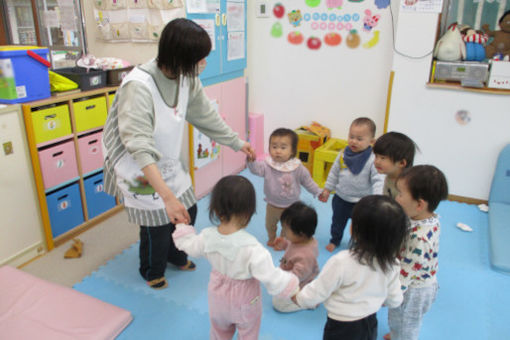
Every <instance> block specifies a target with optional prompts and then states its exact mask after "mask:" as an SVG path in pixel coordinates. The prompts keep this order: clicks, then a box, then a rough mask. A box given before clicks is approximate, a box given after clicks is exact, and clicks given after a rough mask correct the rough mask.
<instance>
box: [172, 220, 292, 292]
mask: <svg viewBox="0 0 510 340" xmlns="http://www.w3.org/2000/svg"><path fill="white" fill-rule="evenodd" d="M172 237H173V239H174V242H175V246H176V247H177V248H178V249H180V250H182V251H184V252H186V253H187V254H188V255H190V256H192V257H205V258H207V260H208V261H209V262H210V263H211V266H212V268H213V269H214V270H216V271H218V272H219V273H221V274H223V275H226V276H228V277H230V278H231V279H235V280H247V279H251V278H255V279H257V280H258V281H260V282H261V283H262V284H263V285H264V286H265V287H266V289H267V292H268V293H269V294H270V295H279V296H281V297H290V296H292V295H293V294H295V293H296V291H297V290H298V286H299V279H298V278H297V276H295V275H294V274H292V273H291V272H287V271H285V270H282V269H281V268H278V267H275V265H274V263H273V259H272V257H271V254H270V253H269V251H268V250H267V249H266V248H264V246H262V244H260V243H259V242H258V241H257V239H256V238H255V237H254V236H252V235H250V234H249V233H248V232H247V231H246V230H244V229H240V230H239V231H237V232H235V233H232V234H228V235H223V234H220V233H219V232H218V228H217V227H214V226H213V227H209V228H205V229H203V230H202V231H201V232H200V234H198V235H197V234H196V232H195V229H194V228H193V227H192V226H189V225H185V224H178V225H177V226H176V230H175V232H174V233H173V234H172Z"/></svg>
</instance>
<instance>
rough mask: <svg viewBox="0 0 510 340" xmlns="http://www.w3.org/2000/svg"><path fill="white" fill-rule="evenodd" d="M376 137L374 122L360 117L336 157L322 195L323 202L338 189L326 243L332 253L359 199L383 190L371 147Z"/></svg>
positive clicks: (352, 126)
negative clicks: (329, 236)
mask: <svg viewBox="0 0 510 340" xmlns="http://www.w3.org/2000/svg"><path fill="white" fill-rule="evenodd" d="M374 137H375V123H374V122H373V121H372V120H371V119H370V118H364V117H362V118H357V119H355V120H354V121H353V122H352V123H351V127H350V128H349V137H348V146H347V147H346V148H345V150H344V151H343V152H340V154H339V155H338V156H337V158H336V159H335V161H334V163H333V165H332V166H331V170H330V171H329V174H328V179H327V180H326V184H325V185H324V190H323V191H322V193H321V194H320V196H319V199H320V200H321V201H322V202H327V200H328V197H329V194H330V192H331V191H333V190H334V191H335V192H336V193H335V196H334V197H333V202H332V206H333V218H332V222H331V238H330V240H329V244H328V245H327V246H326V249H327V250H328V251H329V252H332V251H333V250H335V248H336V247H338V246H339V245H340V242H342V238H343V234H344V229H345V225H346V224H347V220H348V219H349V218H350V217H351V212H352V208H353V207H354V205H355V204H356V202H358V201H359V200H360V199H361V198H362V197H364V196H367V195H371V194H381V193H382V188H383V184H384V175H380V174H379V173H378V172H377V170H376V169H375V166H374V158H375V157H374V155H373V154H372V147H371V144H372V143H373V142H374Z"/></svg>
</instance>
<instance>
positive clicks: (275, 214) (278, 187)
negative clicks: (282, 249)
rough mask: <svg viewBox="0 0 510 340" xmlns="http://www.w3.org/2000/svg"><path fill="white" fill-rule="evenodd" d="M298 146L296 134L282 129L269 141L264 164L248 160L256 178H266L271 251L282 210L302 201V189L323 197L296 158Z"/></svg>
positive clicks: (277, 130) (268, 243)
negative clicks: (300, 199)
mask: <svg viewBox="0 0 510 340" xmlns="http://www.w3.org/2000/svg"><path fill="white" fill-rule="evenodd" d="M297 143H298V136H297V134H296V133H295V132H294V131H292V130H290V129H285V128H279V129H276V130H274V131H273V133H271V136H270V137H269V155H270V156H269V157H267V158H266V159H265V160H262V161H254V162H251V161H250V159H248V168H249V169H250V171H251V172H252V173H253V174H254V175H257V176H261V177H264V194H265V195H266V198H265V199H266V202H267V206H266V230H267V236H268V239H269V240H268V241H267V245H268V246H269V247H273V246H274V240H275V238H276V229H277V224H278V221H279V220H280V216H281V215H282V212H283V210H284V209H285V208H287V207H288V206H289V205H291V204H292V203H294V202H296V201H298V200H299V195H300V194H301V185H303V186H304V187H305V188H306V190H308V191H309V192H310V193H311V194H312V195H314V196H318V195H319V194H320V193H321V189H320V188H319V186H318V185H317V184H316V183H315V182H314V181H313V180H312V176H310V172H309V171H308V169H306V168H305V166H304V165H303V164H301V161H300V160H299V159H298V158H296V153H297ZM282 235H283V234H282Z"/></svg>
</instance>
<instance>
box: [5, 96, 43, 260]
mask: <svg viewBox="0 0 510 340" xmlns="http://www.w3.org/2000/svg"><path fill="white" fill-rule="evenodd" d="M31 168H32V166H31V165H30V154H29V150H28V146H27V143H26V138H25V127H24V124H23V115H22V114H21V106H20V105H9V106H6V107H3V108H0V188H2V195H0V216H1V217H2V219H1V222H0V266H2V265H4V264H10V265H14V266H18V265H21V264H23V263H25V262H27V261H29V260H31V259H32V258H34V257H35V256H37V255H39V254H41V253H43V252H44V246H43V232H42V230H43V229H42V223H41V218H40V214H39V209H38V203H37V195H36V190H35V182H34V179H33V177H32V171H31Z"/></svg>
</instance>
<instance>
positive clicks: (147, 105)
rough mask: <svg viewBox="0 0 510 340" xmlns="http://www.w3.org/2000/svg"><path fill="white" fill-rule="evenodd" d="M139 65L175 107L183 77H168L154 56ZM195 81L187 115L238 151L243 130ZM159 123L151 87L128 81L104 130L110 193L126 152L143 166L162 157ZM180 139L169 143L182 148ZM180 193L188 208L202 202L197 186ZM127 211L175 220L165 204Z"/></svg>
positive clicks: (150, 222)
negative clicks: (230, 123) (233, 124)
mask: <svg viewBox="0 0 510 340" xmlns="http://www.w3.org/2000/svg"><path fill="white" fill-rule="evenodd" d="M139 67H140V68H141V69H142V70H144V71H145V72H147V73H149V74H150V75H151V76H152V78H153V79H154V81H155V83H156V86H157V87H158V89H159V92H160V94H161V97H162V98H163V100H164V101H165V103H166V104H167V105H168V106H170V107H175V106H176V104H177V100H178V98H179V79H180V78H177V79H169V78H167V77H166V76H165V75H164V74H163V73H162V72H161V70H160V69H159V68H158V67H157V63H156V61H154V60H152V61H150V62H148V63H146V64H144V65H141V66H139ZM190 83H191V84H190V88H189V100H188V106H187V114H186V120H187V121H188V122H189V123H190V124H192V125H194V126H195V127H196V128H198V129H199V130H200V131H201V132H202V133H204V134H205V135H207V136H208V137H210V138H212V139H213V140H215V141H216V142H218V143H220V144H223V145H226V146H229V147H231V148H232V149H234V150H235V151H238V150H239V149H240V148H241V147H242V146H243V144H244V141H242V140H241V139H239V138H238V136H237V133H236V132H234V131H233V130H232V129H231V128H230V127H229V126H228V125H227V124H226V123H225V122H224V121H223V119H222V118H221V117H220V115H219V114H218V112H216V110H215V109H214V107H213V105H211V102H210V100H209V98H208V97H207V96H206V94H205V92H204V89H203V87H202V83H201V82H200V80H199V79H198V78H193V79H191V82H190ZM154 127H155V113H154V104H153V99H152V94H151V92H150V91H149V89H148V88H147V87H146V86H145V85H144V84H143V83H141V82H138V81H130V82H128V83H127V84H124V85H122V86H121V87H120V88H119V89H118V90H117V93H116V95H115V99H114V102H113V105H112V107H111V109H110V111H109V113H108V118H107V121H106V124H105V127H104V133H103V144H104V145H105V148H106V155H105V156H106V158H105V170H104V182H105V192H107V193H109V194H111V195H119V194H120V193H119V192H118V190H117V188H116V179H115V173H114V171H113V169H114V166H115V164H116V163H117V161H118V160H119V159H120V158H121V157H122V156H123V155H124V154H125V153H126V152H127V153H129V154H130V155H131V156H132V157H133V158H134V160H135V161H136V162H137V164H138V165H139V166H140V169H142V168H144V167H145V166H147V165H149V164H153V163H156V162H157V161H159V159H160V157H161V152H160V151H159V150H157V149H156V146H155V141H154V137H153V132H154ZM178 142H180V141H176V143H175V144H173V145H168V147H169V148H171V147H177V145H179V143H178ZM178 198H179V200H180V201H181V202H182V203H183V204H184V206H185V207H186V208H190V207H191V206H192V205H193V204H195V203H196V198H195V195H194V193H193V188H192V187H190V188H189V189H188V190H186V191H185V192H184V193H183V194H182V195H181V196H180V197H178ZM127 211H128V216H129V220H130V221H131V222H133V223H137V224H140V225H145V226H157V225H163V224H167V223H170V220H169V218H168V216H167V214H166V212H165V210H164V209H159V210H140V209H134V208H128V209H127Z"/></svg>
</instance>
